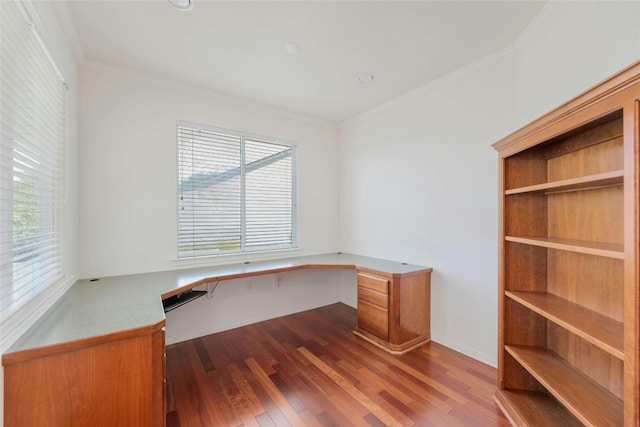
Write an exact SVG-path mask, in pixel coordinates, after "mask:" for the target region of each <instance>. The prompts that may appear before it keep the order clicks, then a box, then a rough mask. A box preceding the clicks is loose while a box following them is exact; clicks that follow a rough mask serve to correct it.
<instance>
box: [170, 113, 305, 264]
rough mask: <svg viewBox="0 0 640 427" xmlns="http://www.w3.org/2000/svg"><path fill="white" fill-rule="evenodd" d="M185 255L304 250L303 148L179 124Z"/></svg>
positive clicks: (182, 252) (182, 251) (180, 216)
mask: <svg viewBox="0 0 640 427" xmlns="http://www.w3.org/2000/svg"><path fill="white" fill-rule="evenodd" d="M177 138H178V199H179V200H178V257H179V258H185V257H196V256H206V255H218V254H230V253H238V252H254V251H264V250H275V249H287V248H293V247H295V246H296V244H297V242H296V179H295V175H296V174H295V171H296V147H295V145H293V144H291V143H284V142H282V141H278V140H274V139H272V138H265V137H256V136H253V135H246V134H243V133H240V132H235V131H229V130H224V129H217V128H211V127H207V126H202V125H197V124H192V123H185V122H179V123H178V126H177Z"/></svg>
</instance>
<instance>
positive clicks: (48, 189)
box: [0, 2, 66, 319]
mask: <svg viewBox="0 0 640 427" xmlns="http://www.w3.org/2000/svg"><path fill="white" fill-rule="evenodd" d="M1 8H2V14H1V15H2V16H1V18H0V23H1V24H2V25H1V27H2V28H1V30H0V32H1V33H0V121H1V126H0V133H1V136H2V139H1V141H0V178H1V186H0V237H1V239H0V278H1V281H0V313H1V316H0V317H1V318H2V319H5V318H7V317H8V316H10V315H11V314H13V313H14V312H15V311H16V310H17V309H19V308H20V307H21V306H23V305H24V304H25V303H26V302H27V301H29V300H30V299H31V298H33V297H34V296H36V295H37V294H38V293H39V292H41V291H42V290H44V289H45V288H47V287H48V286H50V285H52V284H54V283H55V282H56V281H57V280H60V279H61V278H62V277H63V268H62V256H61V242H60V240H61V236H60V215H61V203H62V200H61V198H62V196H63V194H62V193H63V192H62V189H63V168H64V165H63V157H64V156H63V154H64V145H65V139H66V128H65V122H66V86H65V84H64V82H63V80H62V78H61V76H60V73H59V72H58V70H57V68H56V66H55V64H53V62H52V60H51V56H50V55H49V53H48V52H47V50H46V48H45V46H44V44H43V42H42V40H41V39H40V37H39V35H38V32H37V30H36V29H35V26H34V25H33V24H32V23H31V22H30V21H29V20H28V18H27V14H26V13H25V11H24V10H23V9H22V6H21V5H20V4H19V3H18V2H2V5H1Z"/></svg>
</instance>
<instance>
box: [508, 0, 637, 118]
mask: <svg viewBox="0 0 640 427" xmlns="http://www.w3.org/2000/svg"><path fill="white" fill-rule="evenodd" d="M639 22H640V2H638V1H623V2H617V1H590V2H580V1H578V2H574V1H563V2H552V3H550V4H549V5H548V6H547V7H546V8H545V9H543V11H542V13H541V14H540V16H539V17H538V19H537V20H536V21H535V22H533V23H532V24H531V25H530V26H529V28H528V29H527V31H526V32H525V33H524V34H523V35H522V36H521V38H520V40H519V41H518V42H517V43H516V48H517V56H518V71H517V80H518V105H517V110H518V123H517V124H516V126H517V127H520V126H522V125H525V124H526V123H528V122H530V121H532V120H534V119H536V118H537V117H539V116H541V115H543V114H544V113H546V112H548V111H550V110H552V109H553V108H555V107H557V106H559V105H560V104H562V103H564V102H566V101H568V100H569V99H571V98H572V97H574V96H576V95H577V94H579V93H581V92H583V91H585V90H586V89H588V88H590V87H592V86H594V85H596V84H597V83H599V82H601V81H602V80H604V79H606V78H607V77H609V76H611V75H613V74H615V73H616V72H618V71H619V70H621V69H622V68H624V67H626V66H628V65H630V64H631V63H633V62H635V61H637V60H638V59H640V25H639Z"/></svg>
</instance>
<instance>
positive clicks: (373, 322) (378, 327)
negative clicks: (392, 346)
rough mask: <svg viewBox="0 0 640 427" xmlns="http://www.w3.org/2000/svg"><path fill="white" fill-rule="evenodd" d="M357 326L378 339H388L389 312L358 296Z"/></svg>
mask: <svg viewBox="0 0 640 427" xmlns="http://www.w3.org/2000/svg"><path fill="white" fill-rule="evenodd" d="M358 327H359V328H362V329H364V330H365V331H368V332H371V333H372V334H373V335H375V336H377V337H378V338H380V339H383V340H388V339H389V312H388V311H387V310H385V309H383V308H380V307H378V306H376V305H373V304H371V303H369V302H367V301H365V300H362V299H360V298H358Z"/></svg>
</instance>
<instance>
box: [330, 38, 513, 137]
mask: <svg viewBox="0 0 640 427" xmlns="http://www.w3.org/2000/svg"><path fill="white" fill-rule="evenodd" d="M514 54H515V50H514V48H513V46H507V47H506V48H503V49H501V50H499V51H497V52H494V53H492V54H490V55H487V56H485V57H484V58H481V59H479V60H477V61H475V62H472V63H471V64H469V65H466V66H464V67H461V68H458V69H456V70H454V71H452V72H450V73H448V74H445V75H444V76H442V77H440V78H438V79H435V80H432V81H430V82H429V83H426V84H424V85H422V86H420V87H418V88H416V89H413V90H412V91H410V92H407V93H405V94H404V95H400V96H398V97H397V98H394V99H392V100H391V101H388V102H385V103H383V104H381V105H379V106H377V107H374V108H372V109H370V110H367V111H365V112H364V113H362V114H359V115H357V116H355V117H352V118H350V119H347V120H345V121H343V122H341V123H340V124H339V128H340V129H344V128H347V127H349V126H351V125H353V124H355V123H357V122H359V121H361V120H366V119H367V118H369V117H371V116H373V115H376V114H379V113H380V112H382V111H385V110H388V109H390V108H392V107H394V106H396V105H398V104H403V103H406V102H409V101H410V100H412V99H414V98H416V97H419V96H422V95H424V94H426V93H429V92H432V91H434V90H436V89H438V88H440V87H441V86H444V85H446V84H449V83H451V82H456V81H459V80H461V79H463V78H465V77H467V76H469V75H471V74H473V73H475V72H477V71H478V70H482V69H484V68H486V67H488V66H490V65H491V64H493V63H494V62H496V61H499V60H502V59H504V58H506V57H509V56H510V55H514Z"/></svg>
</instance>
